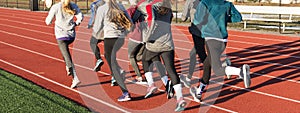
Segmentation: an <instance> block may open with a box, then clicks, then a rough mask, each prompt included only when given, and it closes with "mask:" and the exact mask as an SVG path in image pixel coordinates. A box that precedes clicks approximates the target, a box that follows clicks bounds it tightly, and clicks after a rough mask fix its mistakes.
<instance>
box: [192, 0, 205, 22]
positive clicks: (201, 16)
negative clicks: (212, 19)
mask: <svg viewBox="0 0 300 113" xmlns="http://www.w3.org/2000/svg"><path fill="white" fill-rule="evenodd" d="M207 16H208V9H207V7H206V5H205V3H204V2H203V1H201V2H200V3H199V5H198V6H197V11H196V12H195V17H194V21H193V24H194V25H196V26H198V25H200V26H201V25H203V24H205V23H206V22H207Z"/></svg>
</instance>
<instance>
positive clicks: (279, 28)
mask: <svg viewBox="0 0 300 113" xmlns="http://www.w3.org/2000/svg"><path fill="white" fill-rule="evenodd" d="M280 6H281V0H279V7H280ZM278 16H279V17H278V18H279V20H280V19H281V14H279V15H278ZM278 30H279V33H280V34H281V33H282V32H281V22H279V27H278Z"/></svg>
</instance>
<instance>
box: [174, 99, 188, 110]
mask: <svg viewBox="0 0 300 113" xmlns="http://www.w3.org/2000/svg"><path fill="white" fill-rule="evenodd" d="M186 104H187V103H186V102H185V101H184V100H183V99H180V101H179V102H177V104H176V108H175V112H180V111H183V110H184V109H185V108H184V107H185V106H186Z"/></svg>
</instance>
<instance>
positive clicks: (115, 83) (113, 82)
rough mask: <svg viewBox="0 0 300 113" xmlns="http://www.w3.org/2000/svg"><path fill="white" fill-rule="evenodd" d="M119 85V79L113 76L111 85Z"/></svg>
mask: <svg viewBox="0 0 300 113" xmlns="http://www.w3.org/2000/svg"><path fill="white" fill-rule="evenodd" d="M117 85H118V83H117V81H116V80H115V78H114V77H111V84H110V86H117Z"/></svg>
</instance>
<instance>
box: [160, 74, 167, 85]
mask: <svg viewBox="0 0 300 113" xmlns="http://www.w3.org/2000/svg"><path fill="white" fill-rule="evenodd" d="M161 81H162V82H163V84H164V85H165V86H166V85H167V82H168V76H163V77H161Z"/></svg>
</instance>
